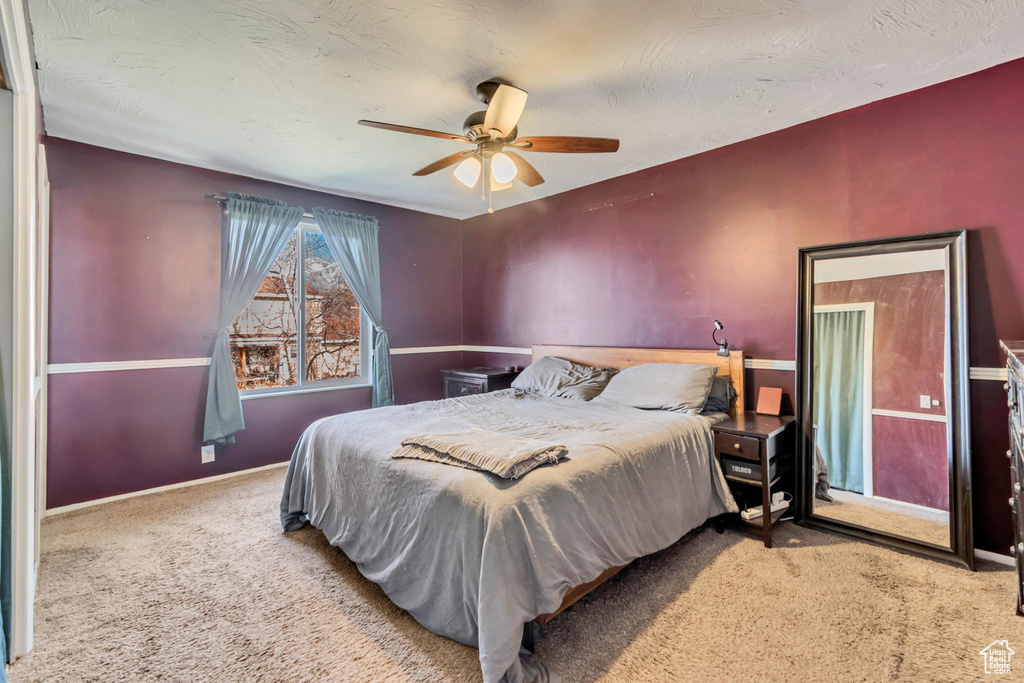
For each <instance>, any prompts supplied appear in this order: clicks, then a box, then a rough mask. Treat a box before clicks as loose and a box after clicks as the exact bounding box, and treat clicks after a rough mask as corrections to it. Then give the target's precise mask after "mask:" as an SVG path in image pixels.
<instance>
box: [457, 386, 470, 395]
mask: <svg viewBox="0 0 1024 683" xmlns="http://www.w3.org/2000/svg"><path fill="white" fill-rule="evenodd" d="M467 391H469V389H467V388H466V387H462V389H461V391H460V392H459V393H462V394H464V393H466V392H467Z"/></svg>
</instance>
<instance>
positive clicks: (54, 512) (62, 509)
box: [46, 461, 288, 517]
mask: <svg viewBox="0 0 1024 683" xmlns="http://www.w3.org/2000/svg"><path fill="white" fill-rule="evenodd" d="M287 465H288V461H285V462H277V463H274V464H272V465H263V466H262V467H253V468H252V469H248V470H239V471H238V472H228V473H227V474H217V475H214V476H212V477H203V478H202V479H193V480H191V481H183V482H180V483H178V484H168V485H167V486H157V487H156V488H152V489H145V490H143V491H132V492H131V493H122V494H120V495H117V496H110V497H109V498H97V499H96V500H87V501H84V502H81V503H73V504H72V505H63V506H61V507H59V508H50V509H49V510H47V511H46V516H47V517H53V516H54V515H61V514H64V513H65V512H74V511H75V510H81V509H83V508H90V507H93V506H95V505H103V504H104V503H113V502H114V501H116V500H124V499H126V498H135V497H136V496H148V495H149V494H151V493H162V492H163V491H172V490H174V489H183V488H187V487H189V486H198V485H199V484H211V483H213V482H215V481H221V480H222V479H230V478H231V477H239V476H241V475H243V474H252V473H253V472H262V471H263V470H272V469H276V468H278V467H286V466H287Z"/></svg>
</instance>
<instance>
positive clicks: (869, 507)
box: [814, 489, 950, 548]
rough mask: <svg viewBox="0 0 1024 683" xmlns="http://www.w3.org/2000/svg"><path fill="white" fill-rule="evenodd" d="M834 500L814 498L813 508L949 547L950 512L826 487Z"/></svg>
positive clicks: (900, 534) (844, 519) (842, 518)
mask: <svg viewBox="0 0 1024 683" xmlns="http://www.w3.org/2000/svg"><path fill="white" fill-rule="evenodd" d="M829 495H831V496H832V498H833V501H832V502H831V503H830V502H828V501H824V500H818V499H815V500H814V512H815V513H816V514H819V515H821V516H822V517H830V518H831V519H835V520H838V521H840V522H848V523H850V524H858V525H860V526H863V527H867V528H869V529H878V530H879V531H884V532H886V533H890V534H896V535H898V536H906V537H907V538H914V539H917V540H919V541H924V542H925V543H932V544H934V545H938V546H942V547H943V548H948V547H949V546H950V542H949V513H948V512H942V511H940V510H935V511H931V510H927V509H924V508H914V507H910V506H908V505H900V504H899V503H897V502H892V501H888V500H886V499H884V498H865V497H864V496H863V495H861V494H859V493H851V492H849V491H839V490H836V489H833V490H832V491H829Z"/></svg>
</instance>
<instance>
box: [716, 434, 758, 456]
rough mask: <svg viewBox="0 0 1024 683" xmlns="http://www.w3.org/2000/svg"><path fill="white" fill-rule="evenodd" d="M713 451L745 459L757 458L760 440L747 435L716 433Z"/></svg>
mask: <svg viewBox="0 0 1024 683" xmlns="http://www.w3.org/2000/svg"><path fill="white" fill-rule="evenodd" d="M715 452H716V453H721V454H722V455H731V456H734V457H737V458H745V459H747V460H758V459H760V457H761V455H760V453H761V440H760V439H754V438H751V437H749V436H734V435H732V434H723V433H716V434H715Z"/></svg>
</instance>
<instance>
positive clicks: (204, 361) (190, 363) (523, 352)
mask: <svg viewBox="0 0 1024 683" xmlns="http://www.w3.org/2000/svg"><path fill="white" fill-rule="evenodd" d="M458 351H470V352H476V353H504V354H511V355H520V356H529V355H530V353H531V349H529V348H527V347H521V346H475V345H472V344H453V345H449V346H406V347H400V348H393V349H391V355H392V356H408V355H413V354H419V353H452V352H458ZM209 364H210V359H209V358H160V359H156V360H116V361H93V362H87V363H51V364H49V365H47V366H46V371H47V374H50V375H64V374H69V373H78V372H110V371H116V370H158V369H161V368H190V367H199V366H203V365H209ZM744 367H745V368H747V369H749V370H783V371H788V372H796V361H795V360H775V359H770V358H747V359H746V361H745V363H744ZM970 378H971V379H975V380H987V381H994V382H1005V381H1006V368H975V367H972V368H971V369H970Z"/></svg>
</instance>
